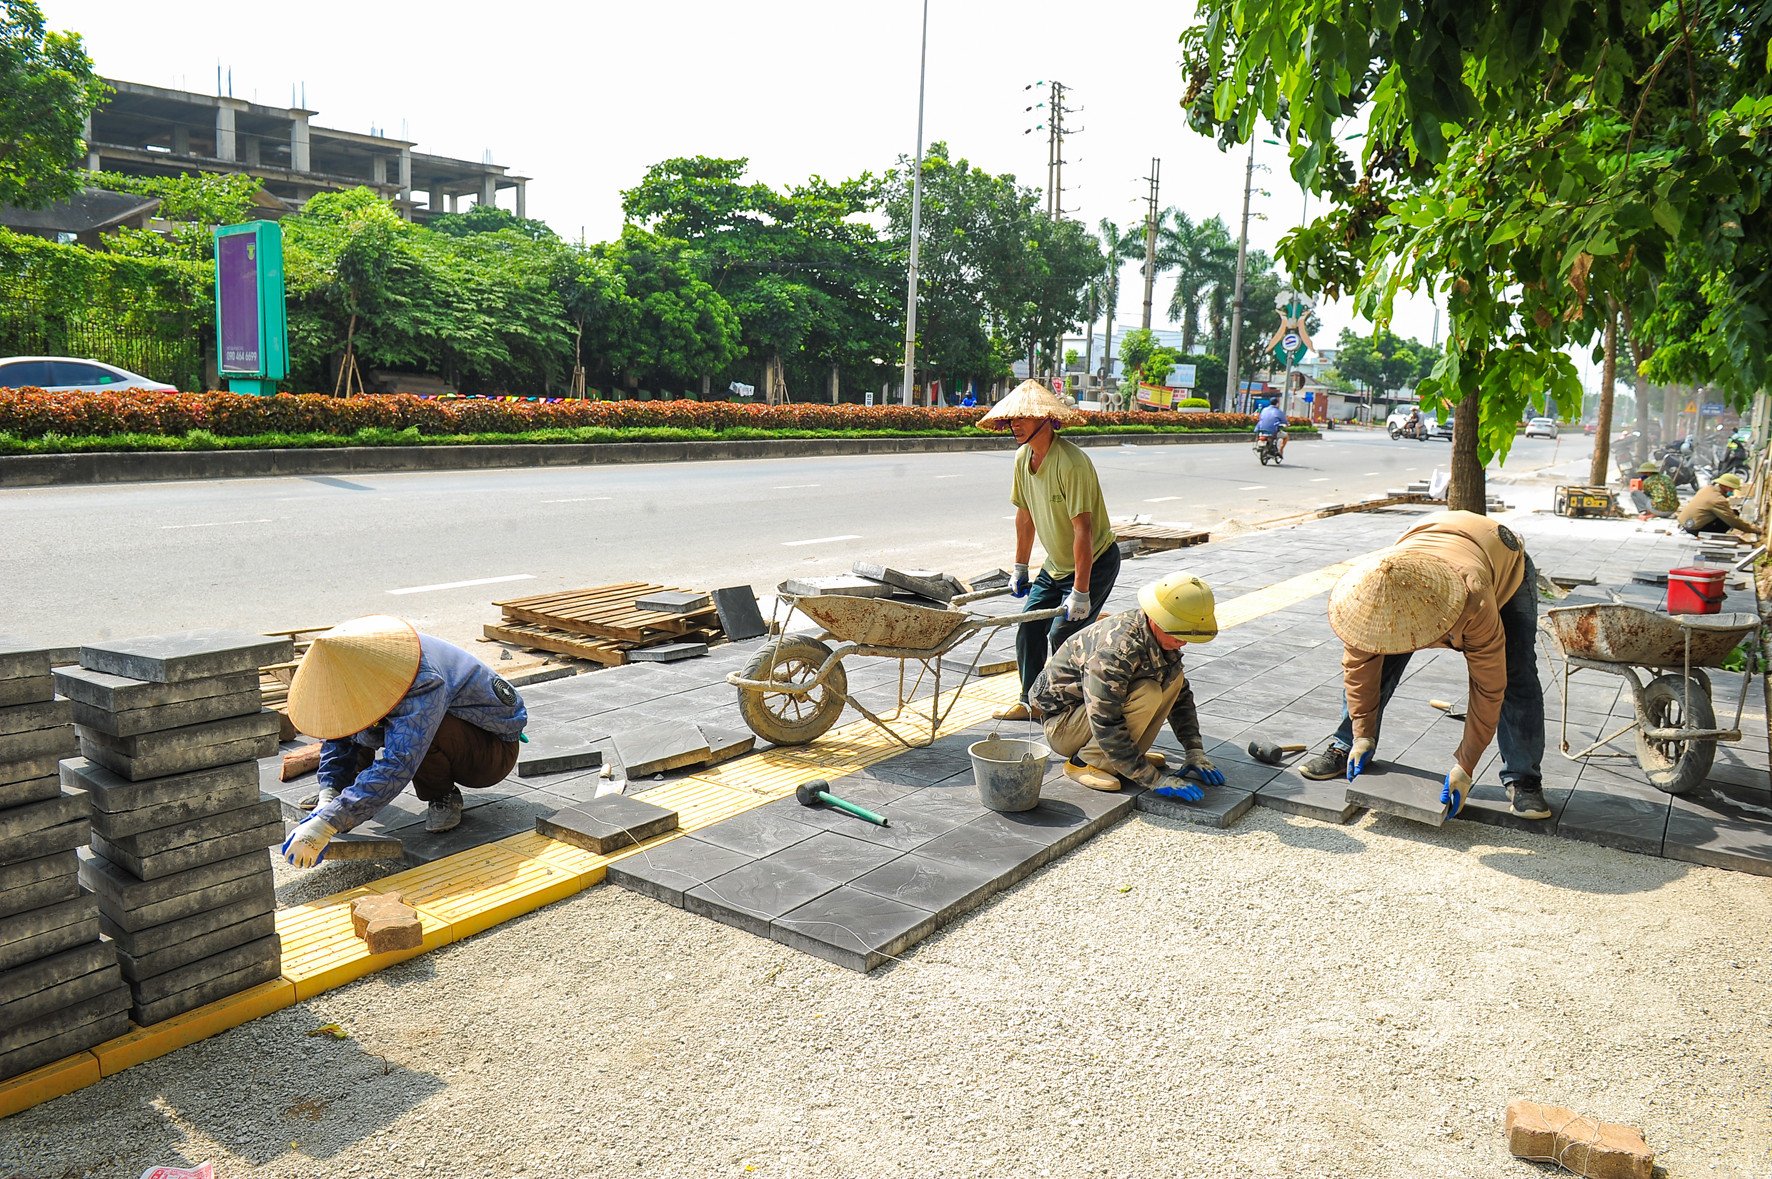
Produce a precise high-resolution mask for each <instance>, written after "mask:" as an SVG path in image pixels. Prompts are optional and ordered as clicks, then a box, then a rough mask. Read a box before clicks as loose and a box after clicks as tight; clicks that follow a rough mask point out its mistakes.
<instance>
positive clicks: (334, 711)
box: [289, 614, 419, 741]
mask: <svg viewBox="0 0 1772 1179" xmlns="http://www.w3.org/2000/svg"><path fill="white" fill-rule="evenodd" d="M418 656H419V646H418V632H417V631H416V630H413V629H412V624H411V623H409V622H405V621H402V620H401V619H398V618H392V617H390V616H388V615H386V614H372V615H370V616H369V617H368V618H353V619H351V621H349V622H341V623H340V624H339V625H337V626H335V627H333V628H332V629H331V630H329V631H327V632H326V633H325V634H322V635H318V636H316V637H315V639H314V642H313V644H312V645H311V646H310V647H309V648H308V652H307V654H306V655H303V656H302V661H301V666H299V667H297V668H296V669H295V681H294V682H293V683H291V684H290V685H289V719H290V722H291V723H292V724H294V725H295V727H296V728H297V729H299V730H300V731H301V732H304V733H306V734H307V735H308V736H310V737H319V738H320V739H321V740H323V741H330V740H334V739H336V738H339V737H349V736H350V735H351V734H353V733H360V732H362V731H363V730H364V729H367V728H368V727H369V726H370V725H373V724H374V723H375V722H377V721H379V720H381V718H382V717H384V716H386V715H388V713H390V712H392V711H393V709H394V705H396V704H398V703H400V698H401V697H402V696H404V695H406V689H408V688H410V687H412V681H413V680H414V679H416V678H418Z"/></svg>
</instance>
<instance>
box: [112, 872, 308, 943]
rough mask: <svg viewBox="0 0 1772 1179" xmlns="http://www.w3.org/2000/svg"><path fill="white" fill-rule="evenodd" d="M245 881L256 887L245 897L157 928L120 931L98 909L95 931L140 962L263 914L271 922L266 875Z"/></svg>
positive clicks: (271, 890)
mask: <svg viewBox="0 0 1772 1179" xmlns="http://www.w3.org/2000/svg"><path fill="white" fill-rule="evenodd" d="M248 881H249V883H252V884H254V885H255V886H257V887H256V890H255V891H252V892H249V893H248V894H247V895H246V896H243V897H241V898H239V899H236V900H231V901H225V902H223V903H221V904H219V905H216V906H215V907H213V908H209V909H204V910H201V911H200V912H196V913H192V914H191V915H190V916H188V917H181V918H178V919H176V920H172V921H166V922H163V923H162V924H159V925H149V926H145V927H143V928H140V929H136V930H133V931H132V930H127V929H124V928H123V927H122V926H120V925H118V924H117V923H116V922H114V921H112V920H111V918H110V917H109V916H108V915H107V914H106V913H105V911H104V910H103V908H100V910H99V914H98V923H99V928H100V929H102V930H104V934H105V936H106V937H108V938H110V939H111V941H112V942H114V943H115V944H116V946H117V951H118V953H119V954H127V955H129V956H130V957H131V958H134V959H136V960H137V961H140V960H142V959H147V958H151V957H153V956H154V955H156V954H161V953H166V952H169V951H171V950H175V949H177V948H178V947H180V946H185V945H189V944H191V943H193V942H197V941H201V940H202V939H204V938H206V937H209V936H211V935H213V934H215V933H216V932H218V931H220V930H223V929H230V928H232V927H234V926H236V925H242V924H248V923H250V922H253V921H255V920H257V919H259V918H261V917H264V916H266V915H267V914H269V915H271V916H272V918H273V920H274V919H275V913H276V909H277V891H276V887H275V881H274V880H273V879H272V877H271V875H270V874H269V873H266V874H265V876H264V877H263V878H262V879H259V878H256V877H253V878H248ZM261 936H262V935H261ZM241 940H242V941H250V940H251V939H250V938H243V939H241ZM235 944H238V943H235ZM199 956H201V955H199Z"/></svg>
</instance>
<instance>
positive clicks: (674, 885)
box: [608, 835, 752, 909]
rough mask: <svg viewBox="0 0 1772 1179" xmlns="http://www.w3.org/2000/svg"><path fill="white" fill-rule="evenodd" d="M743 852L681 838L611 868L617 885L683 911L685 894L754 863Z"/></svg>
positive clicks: (609, 877)
mask: <svg viewBox="0 0 1772 1179" xmlns="http://www.w3.org/2000/svg"><path fill="white" fill-rule="evenodd" d="M751 859H752V857H751V856H748V855H745V854H744V853H743V852H735V851H731V850H729V849H727V848H723V847H715V846H714V845H713V844H711V843H703V842H702V841H701V840H699V839H695V838H693V837H691V836H687V835H685V836H680V837H678V838H676V839H673V840H671V841H670V842H669V843H666V844H663V845H662V846H660V847H656V848H650V849H647V850H644V851H641V852H639V853H638V854H636V855H631V856H627V857H625V858H623V859H620V860H617V861H616V862H615V863H613V864H611V865H609V875H608V879H609V881H610V882H611V883H613V884H619V885H621V886H622V887H623V888H626V889H630V890H632V891H634V892H638V893H644V894H645V895H647V896H649V897H653V898H655V899H657V900H661V901H663V902H665V904H667V905H675V906H677V907H678V908H679V909H680V908H682V907H683V892H684V890H685V889H690V888H694V887H695V886H697V885H699V884H702V883H704V882H706V881H709V880H712V879H714V878H715V877H717V876H721V875H724V874H725V873H727V872H730V871H732V870H733V869H734V868H737V867H739V866H740V865H743V864H748V863H750V862H751Z"/></svg>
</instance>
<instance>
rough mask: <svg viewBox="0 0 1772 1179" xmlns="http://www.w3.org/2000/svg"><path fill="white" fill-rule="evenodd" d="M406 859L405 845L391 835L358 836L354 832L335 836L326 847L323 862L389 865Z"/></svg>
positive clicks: (358, 834)
mask: <svg viewBox="0 0 1772 1179" xmlns="http://www.w3.org/2000/svg"><path fill="white" fill-rule="evenodd" d="M405 858H406V844H405V842H404V841H403V840H400V839H396V838H395V837H394V836H392V835H371V834H360V833H358V832H356V831H352V832H348V833H347V834H344V835H335V836H333V838H332V842H331V843H328V844H327V845H326V855H325V857H324V860H325V862H326V863H329V864H341V863H345V862H347V861H350V862H359V861H360V862H365V863H391V862H396V861H401V860H404V859H405Z"/></svg>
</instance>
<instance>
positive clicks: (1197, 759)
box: [1181, 749, 1224, 786]
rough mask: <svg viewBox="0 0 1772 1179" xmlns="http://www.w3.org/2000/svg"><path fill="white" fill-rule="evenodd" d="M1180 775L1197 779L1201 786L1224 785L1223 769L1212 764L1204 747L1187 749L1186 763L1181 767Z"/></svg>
mask: <svg viewBox="0 0 1772 1179" xmlns="http://www.w3.org/2000/svg"><path fill="white" fill-rule="evenodd" d="M1181 776H1182V777H1184V778H1194V779H1197V780H1198V781H1199V782H1200V784H1201V785H1203V786H1223V785H1224V771H1223V770H1221V769H1219V768H1218V767H1217V766H1215V765H1213V764H1212V759H1211V758H1209V757H1207V756H1206V751H1205V750H1204V749H1190V750H1188V751H1187V764H1185V765H1183V766H1182V767H1181Z"/></svg>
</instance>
